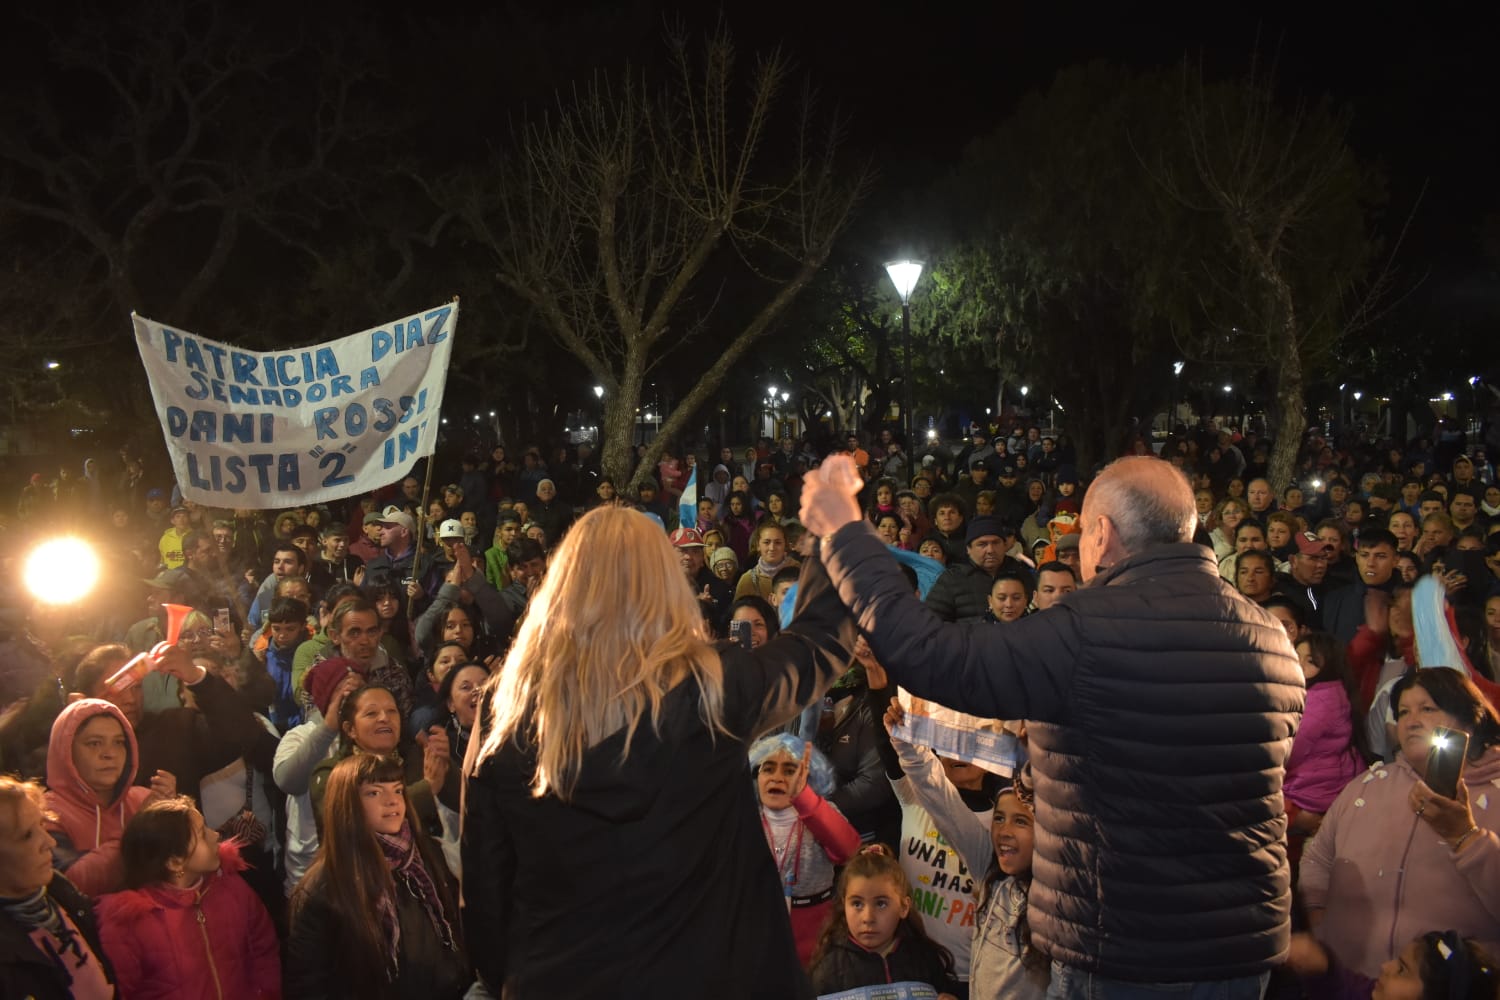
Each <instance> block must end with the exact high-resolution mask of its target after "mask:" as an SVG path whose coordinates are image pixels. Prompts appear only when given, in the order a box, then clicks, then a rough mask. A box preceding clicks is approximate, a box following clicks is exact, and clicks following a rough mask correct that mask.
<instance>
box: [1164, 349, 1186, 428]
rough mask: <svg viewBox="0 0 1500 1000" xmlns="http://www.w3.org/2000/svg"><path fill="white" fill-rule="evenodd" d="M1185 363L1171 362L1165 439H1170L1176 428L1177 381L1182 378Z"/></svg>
mask: <svg viewBox="0 0 1500 1000" xmlns="http://www.w3.org/2000/svg"><path fill="white" fill-rule="evenodd" d="M1184 364H1185V362H1182V361H1174V362H1172V395H1171V398H1170V399H1169V400H1168V401H1167V437H1168V438H1169V439H1170V438H1171V437H1172V430H1173V428H1175V427H1176V426H1177V381H1178V379H1179V378H1180V377H1181V376H1182V369H1183V367H1184Z"/></svg>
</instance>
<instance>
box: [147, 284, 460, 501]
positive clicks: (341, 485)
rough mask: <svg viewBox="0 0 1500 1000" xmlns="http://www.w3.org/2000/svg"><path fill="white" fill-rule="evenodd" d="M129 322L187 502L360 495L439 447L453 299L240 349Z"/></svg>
mask: <svg viewBox="0 0 1500 1000" xmlns="http://www.w3.org/2000/svg"><path fill="white" fill-rule="evenodd" d="M132 319H133V321H134V323H135V338H136V345H137V346H138V347H139V348H140V352H141V361H142V363H143V364H144V365H145V367H146V376H147V378H149V379H150V382H151V395H152V398H153V399H155V401H156V411H157V414H158V416H159V417H160V418H161V422H162V430H163V432H164V433H165V434H166V439H167V450H168V451H169V452H170V453H171V456H172V468H173V470H174V471H175V472H176V474H177V482H178V484H179V485H180V486H181V488H182V495H183V496H184V497H186V498H187V499H189V500H195V501H197V502H198V503H202V504H207V505H210V506H215V507H244V508H250V509H256V510H266V509H274V508H278V507H289V506H292V505H293V504H302V503H319V502H322V501H327V500H337V499H340V498H343V497H348V496H355V495H358V494H360V493H366V492H369V491H370V490H373V489H376V488H377V487H380V486H384V485H386V484H387V483H390V482H391V481H393V480H395V479H398V478H400V477H401V476H403V475H405V473H406V470H407V469H409V468H410V467H411V465H412V463H413V462H415V461H416V460H417V459H419V458H421V457H422V456H424V455H429V454H431V453H432V451H433V449H434V447H435V446H436V444H437V432H438V422H439V421H438V415H439V413H440V411H441V410H442V405H443V383H444V380H445V379H446V377H447V372H448V358H449V355H450V354H451V353H452V350H453V332H454V328H455V327H456V326H457V325H458V302H457V301H456V300H455V301H454V302H452V303H449V304H447V305H442V306H439V307H437V308H436V309H429V310H427V311H425V312H420V313H416V314H414V315H411V316H407V317H405V318H404V319H399V320H396V321H395V322H394V323H387V324H385V325H384V326H379V327H376V328H374V329H372V330H365V331H364V332H362V333H356V334H352V335H350V336H348V337H341V338H340V339H338V340H333V341H329V342H328V343H326V344H316V345H314V346H312V347H305V348H298V349H296V350H289V351H268V352H261V351H243V350H240V349H239V348H237V347H233V346H231V345H229V344H221V343H219V342H217V341H213V340H209V339H207V338H205V337H200V336H198V335H197V334H194V333H188V332H187V331H185V330H179V329H176V328H174V327H169V326H166V325H164V324H162V323H158V322H156V321H155V320H149V319H146V318H145V317H143V316H132Z"/></svg>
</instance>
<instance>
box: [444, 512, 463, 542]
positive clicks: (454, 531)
mask: <svg viewBox="0 0 1500 1000" xmlns="http://www.w3.org/2000/svg"><path fill="white" fill-rule="evenodd" d="M437 536H438V537H439V538H462V537H464V526H463V525H462V524H460V523H459V522H458V521H457V520H455V519H454V518H451V517H450V518H448V520H446V521H444V522H443V523H442V524H440V525H438V533H437Z"/></svg>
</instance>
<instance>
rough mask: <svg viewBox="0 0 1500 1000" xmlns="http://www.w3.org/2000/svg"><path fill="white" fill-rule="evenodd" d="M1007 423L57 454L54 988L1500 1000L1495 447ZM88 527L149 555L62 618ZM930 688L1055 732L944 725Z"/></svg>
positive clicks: (229, 994) (107, 570) (23, 606)
mask: <svg viewBox="0 0 1500 1000" xmlns="http://www.w3.org/2000/svg"><path fill="white" fill-rule="evenodd" d="M972 430H973V433H972V434H971V435H970V436H968V437H967V438H966V439H965V440H964V441H962V442H961V443H947V444H936V443H935V444H933V445H932V446H929V447H927V448H924V449H920V450H913V451H912V452H910V453H909V452H908V451H907V450H906V449H905V448H904V447H903V445H902V443H901V441H900V440H899V437H898V436H896V435H894V434H893V433H892V432H891V431H890V430H883V431H880V432H878V433H877V434H875V435H873V436H872V437H868V438H867V437H866V436H864V435H862V434H850V435H848V436H847V437H845V438H842V439H840V440H836V441H821V442H816V443H814V442H811V441H809V440H806V439H803V440H793V439H784V440H782V441H779V442H777V441H772V440H769V439H762V440H761V441H760V442H759V443H758V444H757V445H755V446H752V447H740V448H735V447H730V446H725V447H722V448H721V449H718V450H717V452H716V453H703V454H695V453H694V452H693V451H691V450H687V451H677V450H675V449H667V450H666V452H665V453H664V454H663V455H662V457H661V459H660V461H659V462H657V463H656V464H655V465H654V467H652V468H650V469H637V470H635V473H634V474H633V475H632V476H631V477H630V478H629V480H628V481H626V480H624V479H622V480H621V481H615V480H612V479H611V478H610V477H608V476H606V475H604V473H603V472H602V470H601V469H600V467H599V464H598V462H597V460H596V459H595V458H594V456H593V454H592V451H591V449H590V447H589V446H588V445H587V444H584V445H579V446H577V447H576V448H573V449H569V448H562V449H543V448H539V447H528V448H526V449H524V451H523V452H522V453H521V454H520V456H519V459H520V460H519V463H516V462H513V461H512V457H511V455H510V453H509V452H507V450H506V449H505V448H504V447H502V446H495V447H494V448H493V449H492V450H491V451H490V452H489V453H488V454H482V453H478V452H473V453H468V454H464V455H463V456H461V457H460V458H459V459H458V461H457V462H456V466H455V467H447V466H446V463H444V462H442V461H439V460H436V459H434V460H431V463H430V464H431V466H432V467H429V466H428V463H423V464H422V465H420V466H419V468H418V469H417V470H415V471H414V472H413V474H412V475H409V476H407V477H406V478H405V479H403V480H401V481H399V482H396V483H393V484H392V485H391V486H390V487H388V488H387V489H385V490H382V491H378V492H376V493H373V494H370V495H365V496H358V497H351V498H349V499H348V500H346V501H341V502H338V503H330V504H322V505H306V506H298V507H293V508H291V509H287V510H281V511H255V510H244V509H215V508H211V507H208V506H205V505H203V504H200V503H197V502H194V501H193V500H191V499H187V498H185V497H183V496H182V494H181V492H180V490H178V489H177V487H176V486H175V485H174V484H173V482H172V481H171V480H170V478H163V479H161V480H160V481H157V480H154V479H153V478H152V476H151V475H150V474H149V473H148V472H147V470H146V467H145V465H144V464H143V463H142V461H141V460H140V459H139V458H137V457H135V456H132V455H129V454H122V455H121V456H120V457H119V461H118V468H111V467H108V463H106V462H103V461H98V460H95V459H92V458H91V459H89V460H88V461H86V462H84V463H83V465H82V468H83V474H82V475H80V476H73V475H71V470H70V469H66V470H62V471H60V472H59V473H58V474H57V475H55V476H47V475H45V474H38V475H35V476H32V477H31V479H30V480H28V481H27V482H26V483H25V484H24V485H23V486H22V488H21V492H20V497H19V501H18V504H17V506H16V508H15V516H14V517H9V516H7V517H6V518H5V519H4V522H0V530H3V531H4V538H5V542H6V549H7V561H8V563H9V564H10V570H11V572H9V573H8V574H6V577H7V578H6V580H5V581H4V584H3V586H4V588H5V590H4V592H3V596H0V773H3V774H4V775H5V776H4V777H0V942H3V944H0V996H5V997H10V996H16V997H21V996H36V997H68V996H73V997H82V998H89V1000H93V998H108V997H120V998H132V1000H133V998H136V997H192V998H197V997H218V998H221V1000H222V998H240V997H244V998H266V997H280V996H286V997H289V998H290V997H298V998H301V997H356V996H357V997H365V996H369V997H422V998H424V1000H445V998H457V997H464V996H473V997H486V996H495V997H499V996H502V995H503V996H507V997H516V998H529V997H571V996H578V997H615V996H620V997H626V996H630V997H634V996H658V995H660V996H704V997H710V996H712V997H747V998H748V997H774V998H784V997H811V996H814V995H828V994H837V993H841V991H846V990H853V989H858V988H861V987H873V986H880V985H886V984H893V983H899V982H911V983H920V984H924V988H925V989H928V990H929V992H928V993H927V994H925V995H931V996H946V997H953V998H958V1000H968V998H973V1000H992V998H1012V997H1014V998H1031V997H1036V998H1040V997H1044V996H1050V997H1080V998H1081V997H1116V996H1120V997H1123V996H1132V997H1135V996H1141V997H1145V996H1156V995H1158V993H1173V994H1174V995H1183V996H1187V995H1191V996H1194V997H1198V996H1202V997H1208V996H1224V997H1240V996H1245V997H1253V996H1261V995H1266V994H1267V992H1268V991H1269V993H1270V994H1271V995H1275V996H1283V997H1296V996H1308V997H1320V996H1338V997H1344V996H1371V995H1376V996H1382V997H1385V998H1388V1000H1391V998H1404V997H1428V998H1437V997H1442V998H1477V997H1486V998H1493V997H1496V996H1497V984H1500V967H1496V966H1495V965H1494V961H1495V958H1500V792H1497V791H1496V788H1497V787H1500V714H1497V706H1500V686H1497V684H1496V682H1497V679H1500V483H1497V481H1496V477H1495V471H1494V469H1493V467H1492V466H1491V465H1490V463H1489V462H1488V460H1487V456H1486V453H1485V450H1484V447H1483V445H1473V446H1471V445H1469V444H1468V443H1467V442H1466V441H1464V440H1463V439H1461V438H1457V439H1455V438H1454V437H1453V436H1448V437H1446V438H1445V439H1443V440H1440V441H1438V442H1436V443H1434V442H1431V441H1428V440H1423V439H1418V440H1413V441H1408V442H1392V441H1376V440H1370V439H1365V438H1361V437H1358V436H1352V435H1351V436H1342V437H1339V438H1336V439H1334V438H1327V437H1325V436H1323V435H1322V434H1319V433H1317V432H1313V433H1310V434H1309V435H1308V437H1307V439H1306V441H1305V442H1304V446H1303V448H1302V451H1301V454H1300V456H1299V460H1298V463H1297V468H1296V473H1295V481H1292V482H1276V483H1273V482H1271V481H1270V480H1269V479H1268V462H1269V454H1270V451H1269V442H1266V441H1262V440H1258V439H1257V437H1256V435H1255V434H1253V433H1247V434H1241V433H1239V432H1236V431H1231V430H1227V429H1219V428H1217V427H1214V426H1212V425H1210V424H1208V423H1207V422H1205V423H1204V425H1203V426H1201V427H1198V428H1195V429H1191V430H1189V429H1187V428H1182V427H1179V428H1177V429H1176V430H1175V431H1174V432H1173V433H1172V434H1170V435H1169V436H1168V437H1167V439H1166V441H1165V442H1164V443H1161V444H1160V448H1159V451H1158V449H1156V448H1153V447H1152V446H1151V443H1149V442H1146V441H1134V442H1131V443H1130V446H1129V447H1127V448H1126V449H1124V450H1125V451H1126V452H1127V453H1130V454H1133V455H1134V456H1135V457H1130V458H1126V459H1122V460H1121V461H1120V462H1117V463H1115V464H1112V465H1110V466H1108V467H1105V468H1104V469H1102V470H1101V469H1081V468H1079V467H1078V464H1077V454H1076V451H1075V449H1074V448H1073V447H1072V445H1071V444H1070V443H1069V441H1068V440H1067V438H1066V436H1064V435H1056V434H1052V433H1043V432H1042V430H1041V429H1040V428H1038V427H1036V426H1028V425H1027V424H1025V423H1024V422H1020V421H1016V422H1015V423H1013V424H1007V425H1005V426H995V427H989V428H981V427H974V428H973V429H972ZM544 456H546V457H544ZM434 476H436V478H434ZM690 491H691V492H690ZM685 495H686V496H687V497H688V499H689V500H690V501H692V502H691V503H689V504H687V505H684V504H683V498H684V496H685ZM63 535H78V536H82V537H84V538H86V539H87V540H88V541H89V542H90V543H91V544H92V546H93V549H94V551H95V552H96V553H97V554H98V556H99V558H100V560H101V563H102V566H103V572H102V574H101V576H100V578H99V581H98V583H97V585H96V586H95V587H94V589H93V590H92V591H91V592H89V593H88V594H87V596H85V597H83V598H82V600H81V601H80V602H78V603H76V604H47V603H44V602H41V601H39V600H37V599H35V598H33V597H32V596H31V595H30V594H28V593H27V592H26V591H25V589H24V588H23V585H22V582H21V573H20V570H19V564H20V561H21V558H22V556H24V554H25V553H26V552H27V551H29V549H30V548H31V547H32V546H33V545H35V544H37V543H41V542H45V541H48V540H52V539H54V538H57V537H60V536H63ZM889 556H894V557H895V558H888V557H889ZM50 571H51V572H53V573H54V574H56V575H58V576H60V577H62V578H64V579H66V578H67V577H68V576H69V575H70V573H73V572H75V568H74V567H69V566H53V567H50ZM77 572H78V573H79V574H80V575H81V572H82V571H81V570H77ZM1424 629H1425V630H1426V632H1425V633H1423V635H1422V638H1421V641H1419V635H1418V633H1419V632H1423V630H1424ZM1433 632H1440V633H1442V635H1441V638H1443V639H1444V640H1445V641H1444V642H1443V643H1441V644H1437V645H1435V644H1434V641H1433V639H1432V638H1431V636H1432V633H1433ZM1435 649H1442V650H1445V651H1446V652H1445V653H1443V654H1442V655H1438V654H1436V653H1434V650H1435ZM898 686H899V687H900V688H902V689H905V690H907V691H909V692H911V693H912V694H914V695H918V696H920V697H922V698H927V699H930V700H932V701H934V702H937V703H939V704H942V705H946V706H948V707H950V708H954V709H958V710H961V711H963V712H966V713H969V714H970V715H973V716H977V717H980V718H982V719H987V720H993V730H994V731H995V732H997V733H1000V734H1001V736H1002V742H1003V746H1004V747H1006V748H1007V756H1005V757H1004V758H1003V761H1002V762H998V763H997V761H996V759H993V758H992V759H987V760H983V761H979V762H978V765H979V766H976V762H975V761H974V760H970V759H960V758H958V757H954V756H948V755H947V754H946V753H944V752H942V749H943V748H930V747H924V746H918V745H913V744H912V743H909V742H907V741H906V740H905V739H903V738H902V736H901V735H900V734H901V733H903V732H906V731H907V730H905V729H903V728H902V723H903V721H904V714H905V713H904V710H903V702H902V700H901V699H900V698H898V697H897V688H898ZM1435 732H1436V734H1437V737H1438V739H1439V740H1441V739H1443V738H1445V732H1452V733H1459V734H1462V735H1463V736H1464V737H1465V738H1466V743H1465V744H1464V745H1465V748H1466V749H1465V758H1464V759H1465V764H1464V767H1463V770H1462V775H1461V777H1460V778H1459V779H1458V780H1457V783H1456V785H1454V786H1452V787H1446V786H1443V784H1442V782H1440V781H1437V780H1436V778H1434V781H1433V783H1432V784H1429V782H1428V778H1429V776H1430V775H1429V766H1430V764H1429V756H1430V754H1431V753H1432V752H1433V751H1432V748H1433V746H1434V734H1435ZM1491 795H1494V796H1495V798H1494V799H1493V800H1491V798H1490V796H1491ZM1491 804H1494V805H1496V812H1495V813H1490V812H1489V805H1491ZM1492 956H1494V958H1492ZM916 995H923V994H916Z"/></svg>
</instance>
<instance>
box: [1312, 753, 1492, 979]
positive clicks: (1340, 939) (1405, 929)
mask: <svg viewBox="0 0 1500 1000" xmlns="http://www.w3.org/2000/svg"><path fill="white" fill-rule="evenodd" d="M1416 783H1417V775H1416V772H1415V771H1413V770H1412V769H1411V765H1409V764H1407V763H1406V761H1405V760H1404V759H1403V758H1400V757H1397V759H1396V762H1395V763H1392V764H1376V765H1375V766H1374V767H1371V768H1370V769H1369V770H1368V771H1366V772H1365V773H1364V774H1362V775H1360V776H1359V777H1357V778H1355V779H1354V780H1353V781H1351V782H1350V783H1349V785H1348V787H1346V788H1345V789H1344V790H1343V791H1342V792H1340V793H1339V796H1338V798H1337V799H1336V800H1335V801H1334V803H1333V807H1332V808H1331V809H1329V810H1328V814H1327V815H1326V816H1325V817H1324V818H1323V825H1322V827H1321V828H1320V829H1319V830H1318V833H1317V836H1315V837H1314V838H1313V839H1312V840H1311V841H1309V842H1308V845H1307V848H1306V849H1305V850H1304V851H1303V853H1302V867H1301V868H1300V869H1299V879H1300V883H1299V889H1300V890H1301V893H1302V899H1303V902H1304V903H1306V904H1307V907H1308V908H1309V909H1310V910H1318V909H1321V910H1323V918H1322V923H1321V925H1319V927H1318V930H1317V935H1318V937H1319V938H1320V939H1321V940H1322V941H1323V943H1324V944H1326V945H1327V946H1328V947H1329V949H1330V950H1331V951H1332V952H1333V953H1334V954H1335V955H1337V956H1338V957H1339V959H1340V961H1341V962H1343V964H1344V965H1345V966H1347V967H1348V968H1350V969H1353V970H1354V971H1356V972H1358V973H1360V974H1361V975H1364V976H1368V977H1370V978H1372V979H1373V978H1375V977H1376V976H1378V975H1379V974H1380V965H1381V963H1382V962H1385V961H1387V960H1388V959H1390V958H1392V957H1393V956H1395V955H1396V954H1397V953H1398V952H1400V950H1401V949H1402V948H1403V947H1405V945H1406V943H1407V942H1408V941H1410V940H1411V939H1412V938H1414V937H1416V936H1417V935H1419V934H1425V933H1427V932H1428V931H1434V930H1437V931H1442V930H1448V929H1450V928H1451V929H1453V930H1456V931H1458V932H1459V933H1460V934H1461V935H1463V936H1464V937H1472V938H1476V939H1477V940H1478V941H1479V943H1480V945H1481V946H1482V947H1483V948H1484V949H1485V950H1486V951H1488V952H1489V953H1490V954H1492V955H1494V954H1497V953H1500V837H1497V836H1496V831H1497V830H1500V748H1496V747H1492V748H1491V749H1489V750H1488V751H1486V752H1485V754H1484V756H1483V757H1481V758H1480V759H1479V761H1478V762H1477V763H1474V762H1471V763H1469V764H1468V765H1467V766H1466V767H1465V768H1464V783H1465V784H1466V785H1468V788H1469V808H1470V810H1471V811H1472V812H1473V814H1474V822H1475V823H1477V824H1479V828H1480V833H1479V834H1477V835H1476V838H1475V840H1474V842H1472V843H1469V844H1466V845H1465V846H1464V851H1463V853H1462V854H1459V855H1457V856H1455V855H1454V854H1453V852H1452V851H1451V850H1449V849H1448V845H1446V844H1445V843H1443V841H1442V840H1440V839H1439V838H1438V835H1437V834H1436V833H1435V832H1434V831H1433V829H1432V827H1430V826H1428V825H1427V822H1426V821H1425V820H1423V819H1420V818H1419V817H1417V816H1416V814H1415V813H1413V812H1412V809H1411V804H1410V803H1409V801H1408V799H1407V796H1408V795H1410V794H1411V789H1412V786H1413V785H1415V784H1416Z"/></svg>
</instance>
